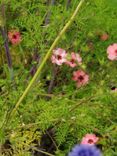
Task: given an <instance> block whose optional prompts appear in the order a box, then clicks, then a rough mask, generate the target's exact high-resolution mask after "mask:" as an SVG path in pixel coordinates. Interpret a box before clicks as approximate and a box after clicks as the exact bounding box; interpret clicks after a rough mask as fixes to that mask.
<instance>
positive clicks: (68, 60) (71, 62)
mask: <svg viewBox="0 0 117 156" xmlns="http://www.w3.org/2000/svg"><path fill="white" fill-rule="evenodd" d="M107 55H108V56H107V57H108V59H109V60H111V61H114V60H117V43H114V44H113V45H110V46H108V48H107ZM51 61H52V63H54V64H57V65H58V66H61V65H63V64H65V65H67V66H69V67H71V68H75V67H78V66H79V67H81V65H82V57H81V56H80V54H79V53H75V52H71V54H68V53H67V52H66V51H65V50H64V49H62V48H57V49H54V50H53V55H52V57H51ZM72 80H74V81H76V85H77V87H78V88H80V87H81V86H85V85H86V84H88V82H89V75H88V74H87V73H86V72H85V71H84V70H82V69H79V70H76V71H74V72H73V76H72ZM114 91H116V88H115V89H114Z"/></svg>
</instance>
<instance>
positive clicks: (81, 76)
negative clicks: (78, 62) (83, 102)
mask: <svg viewBox="0 0 117 156" xmlns="http://www.w3.org/2000/svg"><path fill="white" fill-rule="evenodd" d="M72 79H73V80H74V81H76V83H77V87H78V88H79V87H81V86H84V85H86V84H87V83H88V82H89V75H88V74H86V73H85V72H84V71H82V70H78V71H74V72H73V77H72Z"/></svg>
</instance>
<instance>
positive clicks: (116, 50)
mask: <svg viewBox="0 0 117 156" xmlns="http://www.w3.org/2000/svg"><path fill="white" fill-rule="evenodd" d="M107 54H108V59H109V60H112V61H113V60H117V43H114V44H113V45H110V46H109V47H108V48H107Z"/></svg>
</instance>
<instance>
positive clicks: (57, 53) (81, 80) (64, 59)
mask: <svg viewBox="0 0 117 156" xmlns="http://www.w3.org/2000/svg"><path fill="white" fill-rule="evenodd" d="M51 61H52V63H54V64H57V65H59V66H60V65H62V64H65V65H67V66H69V67H71V68H75V67H77V66H80V65H81V64H82V58H81V56H80V54H79V53H75V52H72V53H71V54H67V52H66V51H65V50H64V49H61V48H58V49H56V50H53V55H52V57H51ZM72 80H74V81H76V84H77V87H78V88H79V87H81V86H84V85H86V84H87V83H88V82H89V75H88V74H87V73H86V72H85V71H83V70H77V71H74V72H73V77H72Z"/></svg>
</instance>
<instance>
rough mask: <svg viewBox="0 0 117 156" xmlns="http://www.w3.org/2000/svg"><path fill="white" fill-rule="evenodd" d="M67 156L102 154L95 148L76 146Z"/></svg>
mask: <svg viewBox="0 0 117 156" xmlns="http://www.w3.org/2000/svg"><path fill="white" fill-rule="evenodd" d="M68 156H102V154H101V151H100V150H99V149H98V148H97V147H95V146H89V145H76V146H75V147H74V148H73V149H72V151H71V152H70V153H69V154H68Z"/></svg>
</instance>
